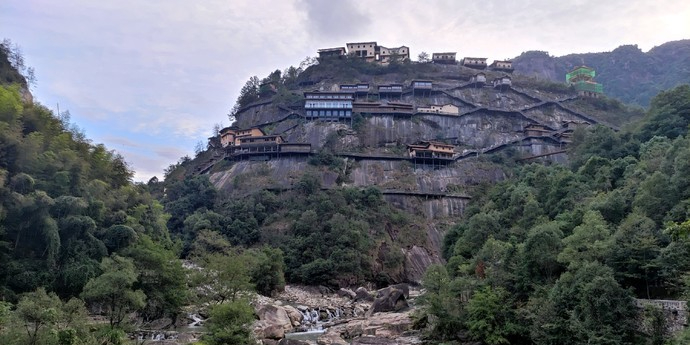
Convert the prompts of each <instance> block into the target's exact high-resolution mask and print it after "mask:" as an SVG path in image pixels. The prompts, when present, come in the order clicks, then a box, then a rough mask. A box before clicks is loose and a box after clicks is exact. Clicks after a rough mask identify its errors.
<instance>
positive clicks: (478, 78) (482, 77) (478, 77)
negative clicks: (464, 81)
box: [470, 72, 486, 86]
mask: <svg viewBox="0 0 690 345" xmlns="http://www.w3.org/2000/svg"><path fill="white" fill-rule="evenodd" d="M470 84H474V85H475V86H484V84H486V74H484V72H479V73H477V74H475V75H473V76H472V77H471V78H470Z"/></svg>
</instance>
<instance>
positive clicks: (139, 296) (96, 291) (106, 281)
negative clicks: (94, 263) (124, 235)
mask: <svg viewBox="0 0 690 345" xmlns="http://www.w3.org/2000/svg"><path fill="white" fill-rule="evenodd" d="M101 270H102V271H103V273H102V274H101V275H100V276H98V277H96V278H93V279H91V280H89V282H88V283H86V286H85V287H84V291H83V292H82V298H84V299H85V300H86V301H88V302H91V303H95V304H98V305H100V306H102V307H103V308H105V310H106V313H107V314H108V321H109V322H110V327H111V328H113V327H119V326H120V325H121V324H122V322H123V321H124V319H125V317H126V316H127V314H128V313H130V312H132V311H136V310H139V309H141V308H143V307H144V306H145V305H146V295H145V294H144V293H143V292H142V291H141V290H134V289H133V287H134V283H135V282H136V281H137V272H136V268H135V266H134V263H133V262H132V260H131V259H128V258H123V257H121V256H118V255H112V256H111V257H106V258H103V261H102V262H101Z"/></svg>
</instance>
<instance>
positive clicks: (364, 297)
mask: <svg viewBox="0 0 690 345" xmlns="http://www.w3.org/2000/svg"><path fill="white" fill-rule="evenodd" d="M373 300H374V297H373V296H371V294H369V291H367V289H365V288H363V287H361V286H360V287H358V288H357V290H355V301H368V302H371V301H373Z"/></svg>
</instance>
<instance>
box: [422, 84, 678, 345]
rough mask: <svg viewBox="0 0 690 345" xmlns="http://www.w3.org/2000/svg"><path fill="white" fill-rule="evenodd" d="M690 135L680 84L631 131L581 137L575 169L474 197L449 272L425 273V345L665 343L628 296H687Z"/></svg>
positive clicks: (539, 174) (454, 241)
mask: <svg viewBox="0 0 690 345" xmlns="http://www.w3.org/2000/svg"><path fill="white" fill-rule="evenodd" d="M689 125H690V86H687V85H684V86H681V87H678V88H676V89H673V90H670V91H666V92H663V93H661V94H659V95H658V96H656V97H655V98H654V100H653V101H652V105H651V108H650V109H649V111H648V113H647V116H646V118H645V119H644V120H643V121H642V122H641V123H640V124H639V126H638V128H637V129H635V130H632V131H629V132H614V131H612V130H610V129H607V128H604V127H596V128H592V129H588V130H578V131H576V136H575V139H574V143H573V145H572V146H571V148H570V153H569V156H570V159H571V164H570V166H562V165H551V166H544V165H539V164H529V165H523V166H519V167H518V168H517V169H516V170H515V175H514V177H513V178H511V179H509V180H507V181H505V182H502V183H499V184H497V185H494V186H489V187H487V189H486V190H484V191H482V192H480V193H476V195H475V199H474V200H473V201H472V204H471V206H470V208H468V210H467V213H466V215H465V217H464V220H463V221H462V222H461V223H460V224H459V225H457V226H456V227H454V228H453V229H452V230H451V231H450V232H449V233H448V234H447V236H446V238H445V243H444V253H445V255H446V258H447V259H448V264H447V265H445V266H437V267H434V268H431V269H430V270H429V271H428V272H427V276H426V279H425V286H426V288H427V291H428V293H427V296H426V304H425V306H426V309H425V312H426V314H425V315H426V316H424V317H423V318H422V319H421V320H422V321H424V320H428V321H429V322H430V325H431V329H432V331H431V332H430V337H431V338H433V339H436V340H451V339H465V340H477V341H481V342H483V343H486V344H502V343H506V344H507V343H510V344H532V343H535V344H631V343H635V344H662V343H663V342H664V339H665V338H666V337H667V334H664V331H663V330H664V326H663V323H664V319H663V317H661V316H660V315H661V314H660V313H661V312H660V311H659V310H656V309H653V308H652V309H649V310H647V311H646V312H645V315H646V316H645V317H644V318H643V319H640V318H639V316H638V309H637V307H635V305H634V300H633V298H642V299H648V298H653V299H681V300H686V299H687V298H688V294H689V293H690V279H689V277H690V220H689V219H690V137H689V136H688V129H689V127H688V126H689ZM427 316H428V318H427ZM431 316H433V317H431ZM644 325H647V326H648V327H647V328H645V329H646V330H647V331H646V332H641V331H640V330H641V329H643V328H644ZM650 325H651V326H650ZM687 336H688V335H687V334H686V335H685V337H684V338H682V339H684V340H682V339H680V338H679V340H677V341H678V344H686V343H687V341H688V337H687Z"/></svg>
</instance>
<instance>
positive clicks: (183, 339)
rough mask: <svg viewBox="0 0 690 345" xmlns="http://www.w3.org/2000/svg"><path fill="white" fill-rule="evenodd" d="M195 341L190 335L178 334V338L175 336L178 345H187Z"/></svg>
mask: <svg viewBox="0 0 690 345" xmlns="http://www.w3.org/2000/svg"><path fill="white" fill-rule="evenodd" d="M196 341H197V338H196V337H195V336H194V335H193V334H190V333H180V335H179V336H177V342H178V343H180V344H189V343H194V342H196Z"/></svg>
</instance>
